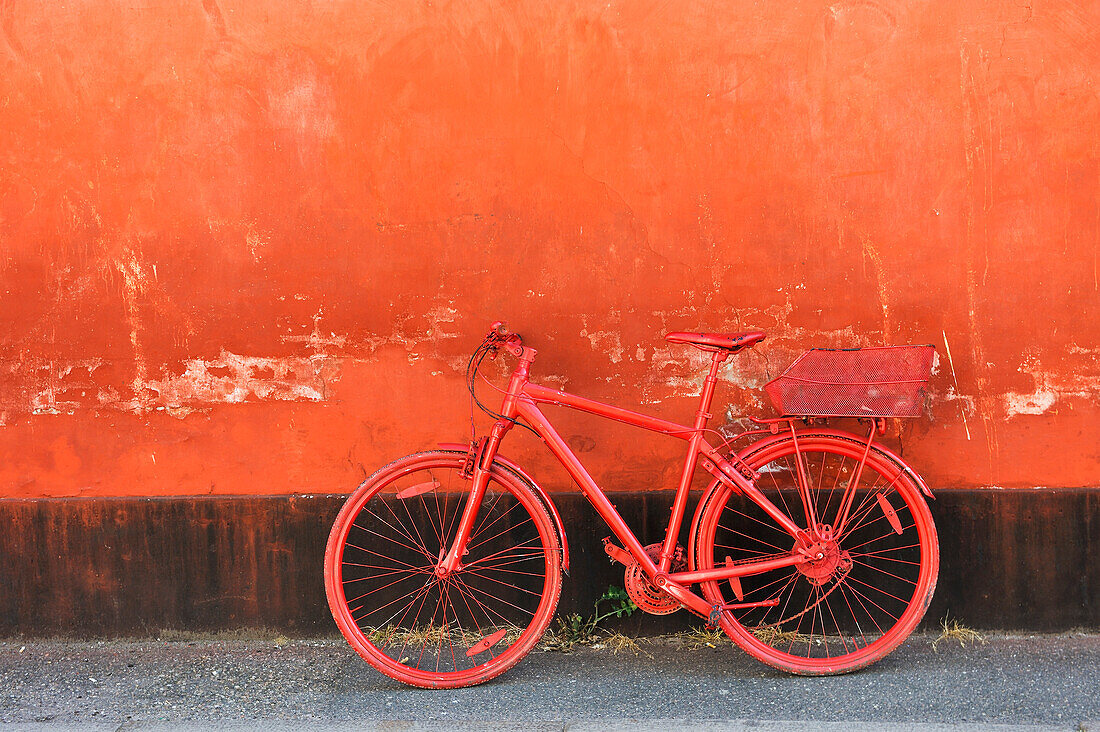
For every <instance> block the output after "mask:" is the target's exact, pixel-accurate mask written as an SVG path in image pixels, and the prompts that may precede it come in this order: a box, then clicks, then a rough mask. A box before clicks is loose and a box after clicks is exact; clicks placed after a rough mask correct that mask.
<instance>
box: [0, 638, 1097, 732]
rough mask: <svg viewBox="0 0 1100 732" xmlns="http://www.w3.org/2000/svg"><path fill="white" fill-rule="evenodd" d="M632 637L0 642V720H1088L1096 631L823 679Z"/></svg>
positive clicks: (908, 656) (929, 656) (908, 648)
mask: <svg viewBox="0 0 1100 732" xmlns="http://www.w3.org/2000/svg"><path fill="white" fill-rule="evenodd" d="M641 648H642V649H643V651H644V653H640V654H637V655H635V654H633V653H631V652H629V651H626V652H622V653H619V654H614V653H612V652H610V651H609V650H606V649H603V650H591V649H581V650H578V651H575V652H573V653H569V654H565V653H558V652H536V653H533V654H531V655H530V656H528V658H527V659H525V660H524V661H523V662H522V663H521V664H520V665H519V666H517V667H516V668H515V669H513V670H512V671H510V672H508V673H506V674H504V675H503V676H501V677H499V678H497V679H495V680H493V681H491V682H489V683H487V684H484V685H481V686H477V687H473V688H469V689H460V690H455V691H426V690H419V689H412V688H409V687H405V686H402V685H401V684H398V683H397V682H394V681H391V680H389V679H387V678H385V677H383V676H382V675H381V674H379V673H377V672H375V671H374V670H373V669H372V668H370V667H369V666H367V665H366V664H365V663H364V662H363V661H361V660H360V659H359V657H358V656H356V655H355V654H354V653H353V652H352V651H351V649H350V648H348V647H347V645H346V644H345V643H344V642H343V641H342V640H289V641H288V640H286V639H277V640H247V641H242V640H217V639H214V640H210V639H207V640H195V641H171V642H166V641H153V640H146V641H105V642H86V643H74V642H56V641H54V642H43V641H27V642H25V643H24V642H18V641H3V642H0V730H4V731H7V732H14V731H15V730H38V729H47V728H48V729H62V728H66V727H72V726H73V725H75V727H73V728H74V729H82V730H99V729H103V730H114V729H118V728H119V727H120V726H121V727H123V728H124V729H127V728H130V729H142V728H150V729H153V728H156V729H160V728H178V727H180V726H181V725H183V724H184V723H187V722H191V723H194V724H193V725H192V727H193V728H196V729H197V728H203V727H209V726H211V725H212V724H216V725H218V726H221V727H227V725H228V727H229V728H232V727H234V726H240V727H241V728H255V727H256V726H260V727H262V728H264V729H268V730H278V729H299V728H306V727H316V726H322V727H323V726H328V727H330V728H334V729H335V728H341V727H342V728H347V729H352V728H358V727H359V726H360V725H362V724H363V723H369V724H368V725H367V726H368V727H373V728H387V729H396V728H402V727H404V726H405V725H391V724H387V723H386V722H387V721H391V720H392V721H405V722H413V723H422V728H432V727H433V725H432V724H430V723H433V722H439V723H443V724H442V725H434V726H435V727H436V728H440V729H442V728H454V727H455V726H463V725H461V724H458V725H456V723H462V722H465V723H467V724H466V725H465V726H468V727H469V726H472V727H487V726H490V725H496V726H497V728H499V729H539V728H542V729H557V730H560V729H563V728H568V729H609V728H619V729H636V728H639V727H638V723H635V722H632V721H631V720H638V721H639V722H640V723H641V726H642V728H644V727H646V726H654V725H652V724H646V721H647V720H648V721H649V722H651V723H652V721H653V720H661V722H660V723H659V724H658V725H656V726H667V725H669V724H673V725H675V726H684V725H685V724H686V722H685V720H695V722H696V723H695V725H694V727H695V728H696V729H707V730H710V729H734V728H736V729H742V728H744V729H748V728H756V729H760V728H764V729H769V728H776V729H778V728H783V727H785V726H786V725H787V724H788V723H789V722H790V721H802V722H813V724H812V725H809V726H812V727H820V728H825V727H831V728H833V729H837V730H847V729H850V727H851V726H853V725H852V724H851V723H852V722H862V723H874V726H877V727H883V728H889V729H926V730H928V729H941V728H942V727H940V724H939V723H946V724H950V725H959V724H962V725H964V726H969V724H976V725H978V726H980V728H982V729H988V728H992V727H991V725H997V724H1004V725H1041V727H1042V728H1049V729H1066V730H1074V729H1078V730H1079V729H1092V730H1097V731H1098V732H1100V635H1085V634H1076V635H1058V636H994V637H991V638H989V639H988V641H987V642H986V643H985V644H977V645H975V644H968V645H967V646H966V647H961V646H960V645H959V644H958V643H952V642H948V641H944V642H941V643H940V645H939V647H938V651H937V650H933V648H932V637H931V636H923V637H922V636H916V637H914V638H912V639H910V640H909V641H908V642H907V643H906V644H905V645H904V646H902V647H901V648H900V649H898V650H897V651H895V652H894V653H893V654H892V655H890V656H888V657H887V658H886V659H884V660H883V661H881V662H879V663H878V664H876V665H875V666H872V667H871V668H869V669H865V670H864V671H861V672H859V673H856V674H851V675H848V676H836V677H827V678H806V677H796V676H789V675H786V674H783V673H780V672H778V671H773V670H771V669H769V668H767V667H765V666H762V665H760V664H758V663H757V662H756V661H754V660H752V659H751V658H749V657H748V656H747V655H745V654H744V653H742V652H741V651H739V650H738V649H736V648H734V647H732V646H728V645H727V646H722V647H719V648H716V649H712V648H706V647H703V648H699V649H694V650H691V649H687V648H681V647H677V644H676V643H675V642H672V641H669V640H653V641H641ZM706 720H726V721H727V722H728V721H730V720H737V722H736V724H733V725H730V724H724V725H723V724H718V723H715V722H706ZM775 722H780V723H781V724H779V725H775V724H774V723H775ZM349 723H350V724H349ZM823 723H831V724H828V725H825V724H823ZM968 723H969V724H968ZM586 725H587V726H586ZM914 725H915V726H914ZM413 728H416V727H415V726H414V727H413Z"/></svg>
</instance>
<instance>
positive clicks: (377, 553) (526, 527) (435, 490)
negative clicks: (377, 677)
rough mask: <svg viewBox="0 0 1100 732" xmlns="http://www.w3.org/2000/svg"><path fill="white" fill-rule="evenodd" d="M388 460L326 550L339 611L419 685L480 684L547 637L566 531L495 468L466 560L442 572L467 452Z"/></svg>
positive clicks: (347, 628) (368, 654)
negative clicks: (560, 533)
mask: <svg viewBox="0 0 1100 732" xmlns="http://www.w3.org/2000/svg"><path fill="white" fill-rule="evenodd" d="M414 458H415V459H410V460H407V461H402V462H399V463H397V464H395V465H393V466H390V467H388V468H386V469H383V471H380V473H379V474H378V475H376V476H374V477H372V478H371V479H370V480H368V481H367V483H366V484H364V487H363V488H361V489H360V492H358V493H356V494H355V495H353V496H352V498H351V499H349V501H348V503H347V504H346V505H345V507H344V509H343V510H342V511H341V514H340V517H339V518H338V519H337V522H336V524H335V525H334V527H333V532H332V535H331V537H330V541H329V551H328V552H327V553H326V590H327V591H328V594H329V604H330V607H331V608H332V611H333V616H334V618H335V619H336V621H337V624H338V625H339V626H340V629H341V631H342V632H343V633H344V636H345V637H346V638H347V639H348V641H349V642H350V643H351V645H352V646H353V647H354V648H355V649H356V650H357V651H358V652H359V653H360V655H361V656H363V658H365V659H366V660H367V661H368V662H370V663H371V664H372V665H374V666H375V667H376V668H378V669H379V670H381V671H382V672H383V673H386V674H387V675H389V676H392V677H394V678H397V679H399V680H401V681H404V682H406V683H410V684H414V685H419V686H462V685H466V684H470V683H478V682H480V681H484V680H486V679H488V678H492V677H493V676H495V675H497V674H499V673H501V672H503V671H504V670H506V669H507V668H509V667H511V666H512V665H514V664H515V663H516V662H517V661H518V660H519V659H520V658H522V657H523V655H524V654H526V653H527V651H528V650H530V648H531V647H533V646H534V644H535V643H536V642H537V641H538V639H539V637H541V635H542V633H543V631H544V630H545V628H546V625H547V624H548V623H549V620H550V616H551V614H552V613H553V610H554V607H555V606H556V604H557V594H558V590H559V588H560V573H559V553H558V541H557V538H556V535H555V533H554V531H553V528H552V526H551V524H550V520H549V517H548V516H547V515H546V511H545V509H544V508H543V507H542V505H541V504H540V503H539V502H538V500H537V499H536V498H534V496H533V495H532V494H531V493H530V491H529V490H527V489H526V487H524V486H521V485H518V484H517V482H516V481H515V480H513V479H511V476H509V475H506V474H503V473H496V472H495V471H494V474H493V476H492V478H491V480H490V482H489V485H488V487H487V490H486V495H485V498H484V499H483V501H482V508H481V511H480V512H479V514H478V516H477V517H476V520H475V522H474V528H473V531H472V533H471V537H470V541H469V543H468V546H467V549H468V552H467V554H466V556H464V557H463V558H462V559H463V566H462V567H461V568H460V569H458V570H457V571H455V572H453V573H451V574H447V575H440V574H438V573H436V571H435V570H436V567H437V565H438V563H439V560H440V559H441V558H442V555H443V553H445V552H446V550H447V549H449V547H450V543H451V539H452V538H453V536H454V534H455V531H456V530H457V526H458V523H459V521H458V519H459V518H461V513H462V510H463V508H464V506H465V501H466V493H465V492H464V491H466V490H468V487H469V482H468V481H467V480H466V479H464V478H463V477H462V476H461V475H460V471H461V466H462V459H461V456H445V457H436V458H433V459H425V458H423V457H418V456H414Z"/></svg>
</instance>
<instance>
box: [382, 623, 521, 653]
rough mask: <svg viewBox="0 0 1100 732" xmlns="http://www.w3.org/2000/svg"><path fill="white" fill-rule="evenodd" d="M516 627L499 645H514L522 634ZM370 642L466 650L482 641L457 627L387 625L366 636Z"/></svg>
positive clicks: (510, 629)
mask: <svg viewBox="0 0 1100 732" xmlns="http://www.w3.org/2000/svg"><path fill="white" fill-rule="evenodd" d="M522 632H523V630H522V629H521V628H518V627H514V628H509V629H508V632H507V633H505V635H504V638H503V639H501V640H500V641H498V642H499V643H508V644H511V643H514V642H515V640H516V639H517V638H519V636H520V635H521V634H522ZM367 638H369V639H370V642H371V643H373V644H375V645H376V646H379V647H382V645H383V644H385V645H386V647H394V645H398V646H409V647H410V648H418V647H420V646H424V645H427V646H438V645H442V644H444V643H449V644H454V645H456V646H457V645H460V646H463V647H466V648H470V647H472V646H473V645H474V644H476V643H477V642H478V641H480V640H481V639H482V636H481V635H480V634H479V633H477V632H476V631H474V630H469V629H466V628H462V627H459V626H457V625H450V624H447V625H422V626H417V627H415V628H399V627H395V626H392V625H387V626H386V627H384V628H375V629H373V630H371V632H370V633H369V634H368V635H367Z"/></svg>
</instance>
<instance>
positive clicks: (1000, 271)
mask: <svg viewBox="0 0 1100 732" xmlns="http://www.w3.org/2000/svg"><path fill="white" fill-rule="evenodd" d="M1098 29H1100V8H1098V6H1097V4H1096V3H1091V4H1083V5H1081V6H1077V5H1074V4H1072V3H1031V4H1030V5H1028V4H1024V3H1020V2H1015V1H1011V2H1008V1H1006V2H996V1H994V2H982V1H981V0H960V2H951V3H932V4H915V3H902V2H889V1H886V2H839V3H833V4H829V3H821V2H817V3H815V2H806V3H786V2H776V3H750V2H726V3H722V2H711V3H686V2H685V3H659V2H647V1H644V0H643V1H641V2H638V1H635V0H632V1H631V2H615V3H610V4H609V3H607V2H558V1H557V0H528V1H526V2H517V3H509V4H507V7H505V4H502V3H484V2H473V3H448V2H431V3H427V2H414V1H412V0H410V1H408V2H396V3H387V4H375V3H362V2H358V1H356V2H351V1H348V2H326V3H316V4H306V3H299V2H293V1H290V0H249V1H248V2H232V1H230V0H205V1H204V2H198V0H194V1H192V2H182V1H180V2H176V3H174V4H173V3H172V2H164V3H145V2H140V3H139V2H131V3H115V2H109V1H108V0H85V1H84V2H78V3H69V4H66V5H65V6H64V7H62V6H59V5H55V4H52V3H0V298H2V300H0V326H2V327H0V495H2V496H9V497H29V496H69V495H165V494H197V493H228V494H232V493H288V492H329V491H334V492H335V491H347V490H350V489H351V488H352V487H353V486H354V485H355V484H356V483H357V482H358V481H359V480H360V479H361V478H362V476H363V475H364V474H365V473H366V472H369V471H371V470H372V469H373V468H374V467H375V466H377V465H379V464H380V463H383V462H385V461H386V460H387V459H389V458H392V457H395V456H397V455H400V454H403V453H405V452H409V451H411V450H414V449H419V448H423V447H428V446H431V445H432V444H434V442H435V440H436V439H444V440H455V439H458V440H461V439H464V438H465V437H466V436H467V434H468V422H467V417H466V414H467V410H468V400H467V398H466V396H465V393H464V391H463V385H462V378H461V373H462V371H463V369H464V366H465V359H466V357H467V355H468V354H469V352H470V351H472V349H473V348H474V347H475V346H476V345H477V342H478V339H479V337H480V335H481V333H482V332H483V331H484V329H485V326H486V324H487V323H488V322H489V321H490V320H494V319H497V318H503V319H506V320H508V321H509V322H510V324H511V325H512V326H513V328H514V329H516V330H518V331H520V332H522V333H524V334H525V335H526V336H527V337H528V341H529V343H530V344H531V345H533V346H535V347H536V348H538V349H539V360H538V362H537V363H536V364H535V370H534V373H535V375H536V377H541V379H542V380H543V382H544V383H548V384H550V385H554V386H559V387H564V388H567V389H569V390H570V391H575V392H578V393H581V394H586V395H589V396H593V397H596V398H602V399H607V400H611V401H615V402H619V403H622V404H624V405H627V406H636V405H638V404H639V403H644V404H646V405H648V406H647V407H646V408H647V409H651V410H653V411H655V412H657V413H660V414H662V415H664V416H667V417H670V418H675V419H681V420H689V419H690V416H691V414H692V412H693V406H692V404H691V400H690V396H691V395H692V394H693V393H696V392H697V390H698V388H699V376H700V362H699V361H698V360H696V361H690V360H688V359H686V357H687V356H688V355H690V354H688V353H686V352H685V350H684V349H681V348H678V347H669V346H668V345H667V344H665V343H664V342H663V340H662V339H661V336H662V334H663V333H664V332H666V331H669V330H677V329H696V328H700V329H715V330H719V329H721V330H726V329H729V330H736V329H741V328H745V329H747V328H761V329H764V330H766V331H767V332H768V333H769V339H768V340H767V341H765V342H764V343H763V344H761V346H759V347H758V348H757V349H756V350H755V351H754V352H752V353H751V354H749V355H747V356H745V357H743V358H740V359H738V360H737V361H736V363H735V364H734V365H733V366H732V367H730V368H729V369H728V370H727V372H726V377H727V382H726V384H724V385H723V386H724V388H723V391H722V392H721V393H720V395H719V399H720V400H722V401H723V402H724V401H725V400H726V399H729V400H730V401H731V404H732V406H733V410H732V411H733V412H740V411H741V410H745V411H748V412H750V413H754V414H768V413H769V407H768V406H767V403H766V399H765V398H764V397H763V393H762V392H761V391H760V390H759V387H760V386H761V385H762V383H763V382H764V381H766V380H767V378H768V377H769V376H774V375H776V374H777V373H778V372H779V371H781V370H782V368H783V367H785V366H786V365H787V364H788V363H789V362H790V361H791V360H792V359H793V357H794V356H795V355H796V354H797V353H799V352H801V350H803V349H804V348H807V347H811V346H852V345H877V344H883V343H906V342H916V343H929V342H930V343H934V344H936V346H937V348H938V354H939V361H938V367H937V372H936V375H935V376H934V378H933V382H932V388H933V392H934V393H933V398H932V399H931V403H930V409H929V416H928V418H927V419H923V420H918V421H911V422H909V423H907V424H906V425H905V426H904V428H903V430H902V432H901V433H900V435H898V434H894V435H892V438H891V439H892V440H893V442H894V444H895V445H897V444H898V443H899V441H900V444H901V447H902V448H903V449H904V452H905V455H906V457H907V458H910V459H911V460H912V462H913V464H914V465H915V466H916V467H917V468H918V469H919V470H920V471H921V472H922V473H924V474H925V475H926V477H927V478H928V479H929V481H930V483H931V484H932V485H933V486H981V485H998V486H1005V487H1031V486H1055V487H1066V486H1083V485H1097V484H1098V483H1100V479H1098V463H1100V453H1098V451H1100V447H1098V446H1097V442H1098V441H1097V438H1096V436H1097V434H1098V433H1100V365H1098V364H1097V356H1098V355H1100V323H1098V319H1097V317H1096V311H1097V306H1098V305H1100V277H1098V265H1097V257H1098V251H1100V194H1098V189H1100V135H1098V131H1100V130H1098V127H1100V122H1098V120H1100V96H1098V85H1097V76H1098V72H1097V69H1098V68H1100V41H1098V39H1100V30H1098ZM948 347H949V348H950V353H951V359H950V362H949V360H948V358H947V351H948ZM494 368H495V369H497V371H496V373H500V372H499V367H497V366H494ZM725 418H726V417H725V416H723V417H720V418H719V420H718V422H719V423H721V422H722V421H724V420H725ZM562 425H563V430H564V433H565V434H566V435H567V436H569V437H570V439H571V440H572V442H573V444H574V445H576V446H577V447H578V448H579V449H584V450H588V449H589V448H591V451H590V452H587V453H586V456H587V458H588V459H590V460H591V464H592V466H593V469H594V470H595V471H596V472H597V473H598V475H599V476H600V477H602V478H604V479H605V480H606V481H607V483H608V485H609V486H610V487H613V488H648V487H670V486H671V476H672V474H674V473H675V472H676V469H675V466H673V467H672V469H671V470H668V469H667V468H666V464H665V462H664V461H665V459H667V458H669V457H672V456H673V455H675V451H676V450H677V449H678V448H679V446H680V443H678V442H673V443H671V444H670V443H669V442H668V441H662V440H661V439H659V438H658V439H656V441H652V440H649V439H648V438H647V439H646V440H641V441H639V440H635V439H633V435H632V433H629V432H624V431H622V430H619V429H608V428H607V427H605V426H603V425H600V424H599V423H597V422H594V421H592V420H589V419H587V418H563V420H562ZM623 436H627V437H630V438H631V439H628V440H620V439H619V438H620V437H623ZM505 451H506V452H507V453H511V454H512V456H513V457H519V458H522V459H524V460H525V461H529V462H531V463H532V464H533V466H534V470H535V473H536V475H538V476H539V477H541V478H543V480H544V482H545V483H546V484H548V486H549V487H552V488H558V487H565V481H564V479H563V477H562V474H561V473H560V472H556V471H555V470H554V469H553V468H552V466H551V463H550V461H549V460H548V458H547V457H546V453H545V452H542V451H541V448H540V447H539V446H537V445H535V444H533V442H532V440H531V439H529V438H527V437H517V438H515V440H514V442H513V444H511V445H510V446H509V445H506V450H505Z"/></svg>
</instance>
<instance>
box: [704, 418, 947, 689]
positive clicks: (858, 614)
mask: <svg viewBox="0 0 1100 732" xmlns="http://www.w3.org/2000/svg"><path fill="white" fill-rule="evenodd" d="M863 447H864V445H860V444H859V443H858V442H857V441H855V440H846V439H842V438H837V437H834V436H824V437H822V436H816V437H815V436H802V437H800V438H799V448H800V454H801V456H802V458H803V465H804V471H805V472H804V474H805V475H806V476H807V485H808V487H809V489H810V495H811V501H812V504H813V506H814V513H815V514H816V518H817V521H816V525H814V526H812V527H808V528H809V530H808V534H809V535H810V538H811V541H810V542H809V545H808V546H805V544H804V545H803V546H804V548H805V550H806V551H807V553H808V557H809V561H806V562H804V563H802V564H799V565H796V566H794V567H787V568H784V569H782V570H777V571H773V572H768V573H765V574H760V575H753V576H748V577H742V578H740V580H738V581H735V582H709V583H705V584H704V586H703V590H704V594H705V595H706V596H707V598H708V600H710V601H711V602H715V603H722V604H726V603H738V604H742V603H757V602H766V603H774V604H769V605H766V606H759V607H753V608H740V609H732V610H730V611H729V612H724V613H722V616H723V617H722V624H723V627H724V629H725V630H726V631H727V633H729V635H730V636H731V637H732V638H733V639H734V640H735V641H736V642H737V643H738V645H740V646H742V647H743V648H744V649H745V650H746V651H748V652H749V653H751V654H752V655H753V656H755V657H756V658H758V659H760V660H762V661H764V662H766V663H769V664H771V665H774V666H777V667H779V668H782V669H785V670H788V671H793V672H796V673H809V674H822V673H840V672H844V671H852V670H855V669H857V668H861V667H863V666H866V665H867V664H869V663H872V662H874V661H875V660H877V659H879V658H881V657H882V656H884V655H885V654H886V653H888V652H889V651H891V650H892V649H893V648H895V647H897V645H898V644H900V643H901V642H902V641H903V640H904V639H905V638H906V637H907V636H908V635H909V633H911V632H912V630H913V628H915V627H916V625H917V623H918V622H919V621H920V619H921V617H922V616H923V614H924V610H925V608H926V607H927V603H928V601H929V600H930V598H931V594H932V590H933V588H934V585H935V576H936V571H937V568H938V549H937V545H936V536H935V527H934V526H933V524H932V520H931V516H930V514H929V513H928V509H927V507H926V506H925V504H924V501H923V499H921V497H920V495H919V493H918V491H917V488H916V486H915V485H914V483H913V481H912V480H910V478H909V477H908V475H906V474H905V473H904V472H903V471H901V470H900V469H899V468H898V467H897V466H896V465H895V464H894V463H893V462H892V461H888V460H886V459H885V458H884V457H883V456H881V454H879V453H877V452H875V451H872V452H871V453H870V454H869V455H868V458H867V462H866V464H865V465H864V468H863V471H862V475H861V476H860V480H859V483H858V486H859V488H858V490H857V491H856V492H855V494H854V498H853V500H852V502H851V505H850V508H849V510H848V512H847V519H846V520H845V521H844V525H843V526H839V525H838V524H840V522H841V516H842V515H843V513H844V511H843V509H842V506H843V503H844V501H843V500H842V499H843V494H844V487H845V486H846V485H847V484H848V481H849V480H851V479H852V477H853V476H854V474H855V473H856V472H857V467H858V464H859V462H860V459H861V457H862V455H863V450H862V448H863ZM746 459H747V461H748V462H749V464H750V465H752V466H753V468H754V469H756V470H757V471H758V472H759V473H760V475H761V478H760V480H759V481H758V482H757V486H758V487H759V488H760V489H761V491H763V492H764V493H765V495H767V496H768V497H769V498H770V499H771V500H772V501H773V502H774V503H775V504H776V505H777V506H778V507H779V508H780V509H781V510H783V512H784V513H786V514H787V515H788V516H789V517H790V518H792V520H794V521H795V523H796V524H798V525H799V526H800V527H802V528H807V524H808V522H807V520H806V515H805V509H804V507H803V503H802V501H801V500H800V498H799V494H798V491H797V474H798V471H797V463H796V455H795V453H794V449H793V444H792V443H791V442H790V441H785V442H779V443H776V444H773V445H772V446H767V447H764V448H762V449H761V450H759V451H757V452H756V453H753V454H751V455H748V456H747V457H746ZM797 544H798V543H797V542H796V541H795V540H794V539H792V538H791V537H790V535H789V534H787V533H786V532H785V531H783V530H782V529H780V528H779V527H778V526H777V525H776V524H775V522H774V521H773V520H771V519H769V518H768V517H767V516H766V515H765V514H764V513H763V512H762V511H761V510H760V509H759V508H758V507H756V506H755V504H752V503H751V502H749V501H748V500H747V499H744V498H743V497H742V496H738V495H733V494H731V492H730V491H728V490H722V491H719V492H718V493H716V495H715V496H714V497H713V498H712V499H711V501H710V503H709V504H708V508H707V514H706V516H705V518H704V520H703V523H702V525H701V531H700V544H699V548H698V551H697V557H696V560H697V566H699V567H700V568H702V569H706V568H710V567H714V566H720V565H722V564H725V563H727V562H731V563H738V562H742V561H749V560H752V559H760V558H763V557H766V556H770V555H784V554H789V553H790V551H791V550H792V548H793V547H795V546H796V545H797Z"/></svg>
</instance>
